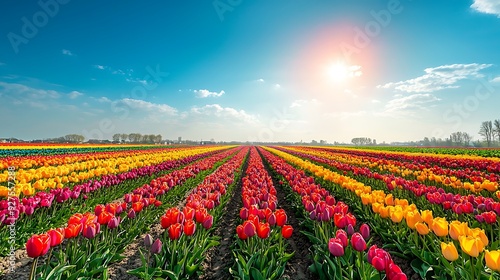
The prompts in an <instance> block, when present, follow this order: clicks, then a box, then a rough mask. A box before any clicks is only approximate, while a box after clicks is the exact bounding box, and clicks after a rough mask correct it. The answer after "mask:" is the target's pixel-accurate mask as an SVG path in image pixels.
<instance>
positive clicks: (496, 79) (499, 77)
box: [491, 76, 500, 83]
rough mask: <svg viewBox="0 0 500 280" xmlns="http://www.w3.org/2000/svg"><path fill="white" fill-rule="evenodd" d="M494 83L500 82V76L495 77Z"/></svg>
mask: <svg viewBox="0 0 500 280" xmlns="http://www.w3.org/2000/svg"><path fill="white" fill-rule="evenodd" d="M491 82H492V83H500V76H498V77H495V78H493V80H491Z"/></svg>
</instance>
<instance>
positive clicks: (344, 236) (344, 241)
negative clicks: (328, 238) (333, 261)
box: [335, 229, 349, 248]
mask: <svg viewBox="0 0 500 280" xmlns="http://www.w3.org/2000/svg"><path fill="white" fill-rule="evenodd" d="M335 237H336V238H338V239H340V241H342V243H341V244H342V247H344V248H345V247H347V245H349V239H348V238H347V232H345V231H344V230H343V229H339V230H337V233H336V234H335Z"/></svg>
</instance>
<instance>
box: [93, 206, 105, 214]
mask: <svg viewBox="0 0 500 280" xmlns="http://www.w3.org/2000/svg"><path fill="white" fill-rule="evenodd" d="M105 209H106V208H105V206H104V205H102V204H98V205H96V206H95V207H94V214H95V215H96V216H99V214H101V213H102V211H104V210H105Z"/></svg>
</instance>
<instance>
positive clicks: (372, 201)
mask: <svg viewBox="0 0 500 280" xmlns="http://www.w3.org/2000/svg"><path fill="white" fill-rule="evenodd" d="M268 150H270V151H272V152H273V153H275V154H277V155H279V156H280V157H282V158H284V159H286V160H287V161H289V162H291V163H293V164H295V165H297V166H299V167H300V168H302V169H304V170H307V171H308V172H311V173H313V174H315V176H317V177H319V178H322V179H323V180H324V182H325V183H330V184H331V183H333V184H332V187H333V188H335V190H336V191H337V194H341V195H343V196H345V197H346V198H347V199H349V200H350V201H352V203H351V206H353V205H355V206H357V207H358V208H359V210H360V211H361V212H362V213H364V216H365V219H367V220H371V221H372V222H373V224H372V228H373V227H375V230H376V231H377V232H378V233H379V234H380V235H381V236H382V237H383V238H385V239H387V240H390V241H392V242H393V244H394V246H395V247H397V249H398V250H399V251H400V252H403V253H404V254H407V255H408V254H413V256H414V257H417V258H418V259H416V260H414V261H413V262H412V266H413V268H414V270H416V271H417V272H419V273H420V275H421V276H422V277H424V278H425V277H426V274H434V277H441V278H442V277H456V276H457V275H460V277H463V278H466V279H480V278H476V277H493V275H494V274H495V273H496V272H495V271H498V269H499V267H498V266H496V265H494V264H495V263H498V261H499V260H498V258H497V256H498V257H500V254H499V251H497V250H496V248H497V246H498V242H497V241H495V242H493V243H491V244H489V240H488V238H487V236H486V234H485V232H484V230H483V229H478V228H470V227H469V226H468V224H467V223H461V222H459V221H453V222H451V223H450V222H448V221H447V220H446V219H445V218H442V217H433V213H432V211H429V210H425V211H419V210H418V209H417V207H416V206H415V204H409V203H408V201H407V200H406V199H394V200H391V199H388V200H386V199H387V197H388V195H387V194H386V193H385V192H384V191H382V190H375V191H372V189H371V187H369V186H366V185H364V184H363V183H361V182H358V181H356V180H354V179H352V178H350V177H347V176H343V175H340V174H338V173H336V172H333V171H331V170H329V169H326V168H324V167H322V166H319V165H316V164H314V163H311V162H309V161H305V160H302V159H300V158H298V157H295V156H292V155H290V154H288V153H285V152H282V151H279V150H276V149H272V148H268ZM362 196H363V199H361V197H362ZM386 201H390V203H394V205H386ZM369 206H371V207H369ZM370 210H371V211H373V212H371V211H370ZM373 213H375V215H374V214H373ZM391 221H392V222H391ZM403 221H404V222H403ZM455 224H460V225H461V227H462V229H463V230H462V231H460V232H456V236H455V235H454V233H453V232H454V230H456V229H455V227H456V226H454V225H455ZM431 233H432V234H431ZM408 236H409V237H412V238H409V239H408V238H407V237H408ZM454 238H456V239H457V240H455V239H454ZM458 245H460V248H461V254H458V251H457V254H454V253H455V250H456V249H457V247H458ZM488 245H490V248H489V249H490V250H491V251H489V250H486V248H487V246H488ZM422 246H424V249H422ZM439 247H441V248H439ZM446 257H449V259H447V258H446ZM452 257H457V258H452ZM483 257H484V258H486V267H485V266H484V263H483ZM450 261H454V263H453V264H450ZM429 268H432V269H429ZM455 270H456V271H455ZM457 273H458V274H457ZM447 275H448V276H447Z"/></svg>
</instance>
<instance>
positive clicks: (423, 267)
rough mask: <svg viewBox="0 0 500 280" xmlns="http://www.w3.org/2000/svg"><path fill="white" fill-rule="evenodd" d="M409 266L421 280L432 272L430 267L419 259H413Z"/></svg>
mask: <svg viewBox="0 0 500 280" xmlns="http://www.w3.org/2000/svg"><path fill="white" fill-rule="evenodd" d="M410 265H411V267H412V268H413V270H414V271H415V272H417V273H418V275H420V277H421V278H422V279H425V276H426V274H427V273H428V272H429V271H431V270H432V267H431V266H430V265H429V264H427V263H425V262H423V261H422V260H420V259H414V260H413V261H412V262H411V263H410Z"/></svg>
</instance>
